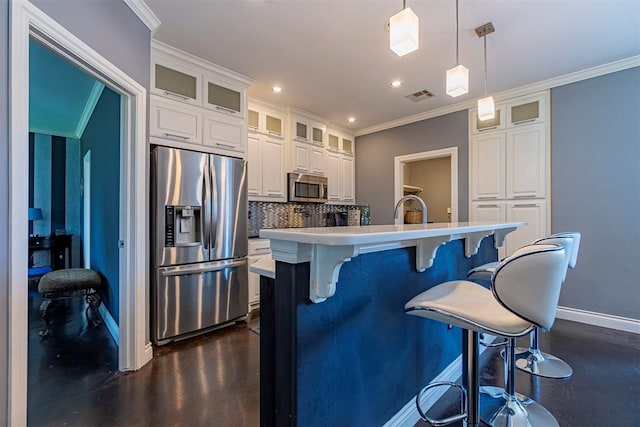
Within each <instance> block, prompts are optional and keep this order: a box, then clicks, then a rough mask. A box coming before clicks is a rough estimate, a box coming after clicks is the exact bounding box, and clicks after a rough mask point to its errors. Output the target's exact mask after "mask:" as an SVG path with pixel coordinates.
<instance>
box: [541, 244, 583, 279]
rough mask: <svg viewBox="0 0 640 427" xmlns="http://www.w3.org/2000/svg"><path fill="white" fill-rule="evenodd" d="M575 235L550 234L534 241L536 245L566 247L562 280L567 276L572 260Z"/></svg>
mask: <svg viewBox="0 0 640 427" xmlns="http://www.w3.org/2000/svg"><path fill="white" fill-rule="evenodd" d="M573 242H574V240H573V237H570V236H556V235H553V236H549V237H543V238H541V239H538V240H536V241H535V242H533V244H534V245H558V246H562V247H563V248H564V257H565V270H564V276H563V277H562V282H563V283H564V280H565V279H566V277H567V269H568V268H569V263H570V262H571V253H572V251H573Z"/></svg>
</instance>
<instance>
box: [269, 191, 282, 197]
mask: <svg viewBox="0 0 640 427" xmlns="http://www.w3.org/2000/svg"><path fill="white" fill-rule="evenodd" d="M267 195H268V196H282V193H281V192H280V191H267Z"/></svg>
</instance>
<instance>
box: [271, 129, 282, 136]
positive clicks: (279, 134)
mask: <svg viewBox="0 0 640 427" xmlns="http://www.w3.org/2000/svg"><path fill="white" fill-rule="evenodd" d="M269 135H272V136H282V134H281V133H279V132H273V131H271V130H270V131H269Z"/></svg>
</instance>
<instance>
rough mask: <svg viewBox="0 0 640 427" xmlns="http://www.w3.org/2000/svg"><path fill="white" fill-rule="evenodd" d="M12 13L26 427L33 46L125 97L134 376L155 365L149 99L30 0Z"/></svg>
mask: <svg viewBox="0 0 640 427" xmlns="http://www.w3.org/2000/svg"><path fill="white" fill-rule="evenodd" d="M11 6H12V7H11V8H10V25H9V28H10V40H9V47H10V49H9V51H10V60H9V64H10V70H9V71H10V72H9V77H10V87H11V89H12V90H11V92H10V96H9V111H10V129H9V153H10V154H9V169H10V172H9V174H10V175H9V183H10V184H9V206H10V211H9V224H10V233H9V236H8V242H9V250H8V257H9V262H8V265H9V274H8V275H9V280H10V284H9V307H10V309H9V316H8V325H9V331H10V333H9V337H8V340H9V341H8V347H9V348H10V353H9V360H8V361H7V363H8V366H9V370H8V375H9V378H8V384H9V390H8V407H9V408H11V411H10V413H9V419H8V424H9V425H25V424H26V398H27V348H28V346H27V342H28V339H27V331H28V315H27V310H26V307H27V301H28V287H27V286H25V284H26V283H27V269H26V268H25V267H26V266H27V265H28V247H27V239H26V238H25V235H26V231H27V230H28V219H27V218H28V215H27V212H28V205H29V197H28V182H29V177H28V167H26V165H27V164H28V158H29V150H28V146H29V145H28V144H26V143H25V142H24V141H25V139H26V135H27V134H28V131H29V103H28V93H29V81H28V76H29V65H30V64H29V57H28V52H29V40H30V38H34V39H36V40H38V42H40V43H41V44H43V45H44V46H46V47H47V48H48V49H50V50H52V51H54V52H55V53H56V54H58V55H60V56H61V57H63V58H65V59H66V60H68V61H70V62H72V63H73V64H74V65H75V66H77V67H79V68H80V69H82V70H83V71H84V72H86V73H88V74H89V75H91V76H93V77H94V78H95V79H96V80H99V81H100V82H102V83H103V84H104V85H106V86H108V87H110V88H111V89H112V90H114V91H115V92H116V93H118V94H119V95H120V97H121V99H120V112H121V114H120V116H121V117H120V118H121V131H120V133H121V135H120V141H121V144H122V145H121V157H120V160H119V162H120V165H121V167H120V171H121V179H120V182H121V185H120V188H119V189H118V197H119V200H120V207H121V209H120V211H121V213H120V222H119V223H120V230H119V240H118V247H119V262H120V265H121V267H122V268H121V271H120V286H121V292H120V293H119V297H118V300H119V306H120V311H119V314H118V324H119V332H120V334H119V338H118V343H119V354H118V361H119V366H118V368H119V370H135V369H139V368H141V367H142V366H143V365H144V364H146V363H147V362H148V361H149V360H151V358H152V355H153V352H152V348H151V344H150V342H149V334H148V326H147V318H148V315H147V307H146V283H147V278H148V272H147V264H148V263H147V259H148V257H147V224H146V215H145V214H146V205H147V192H146V180H147V165H146V155H147V153H148V148H147V145H146V99H147V94H146V90H145V88H144V87H142V86H141V85H140V84H139V83H137V82H136V81H135V80H133V79H132V78H131V77H129V76H127V75H126V74H124V73H123V72H122V71H120V70H119V69H118V68H117V67H115V66H114V65H113V64H111V63H110V62H109V61H108V60H107V59H105V58H104V57H102V56H101V55H99V54H98V53H97V52H95V51H94V50H93V49H92V48H91V47H89V46H88V45H86V44H85V43H83V42H82V41H81V40H80V39H78V38H77V37H76V36H74V35H73V34H72V33H71V32H69V31H68V30H66V29H65V28H63V27H62V26H60V25H59V24H58V23H56V22H55V21H54V20H53V19H51V18H50V17H49V16H47V15H46V14H44V13H43V12H42V11H40V10H39V9H38V8H37V7H36V6H34V5H33V4H31V3H30V2H28V1H15V2H12V3H11Z"/></svg>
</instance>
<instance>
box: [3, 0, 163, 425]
mask: <svg viewBox="0 0 640 427" xmlns="http://www.w3.org/2000/svg"><path fill="white" fill-rule="evenodd" d="M33 3H34V4H35V5H36V6H38V7H39V8H40V9H42V10H43V11H44V12H45V13H46V14H48V15H49V16H51V17H52V18H53V19H54V20H56V21H57V22H58V23H60V24H61V25H62V26H64V27H65V28H67V29H68V30H69V31H71V32H72V33H74V34H75V35H76V36H78V37H79V38H80V39H82V40H83V41H84V42H85V43H87V44H88V45H89V46H91V47H92V48H93V49H94V50H96V51H97V52H99V53H100V54H101V55H102V56H104V57H105V58H107V59H108V60H109V61H111V62H112V63H113V64H115V65H116V66H117V67H119V68H120V69H121V70H123V71H124V72H125V73H127V74H128V75H129V76H131V77H132V78H134V79H135V80H136V81H137V82H138V83H140V84H141V85H142V86H144V87H145V88H146V89H147V90H148V89H149V79H150V75H149V62H150V51H151V45H150V40H151V34H150V32H149V29H148V28H147V27H146V26H145V25H144V24H143V23H142V21H140V20H139V19H138V18H137V17H136V16H135V14H134V13H133V12H132V11H131V10H130V9H129V7H128V6H127V5H126V4H125V3H124V2H122V1H77V0H76V1H74V0H55V1H53V0H33ZM8 8H9V2H8V1H7V0H0V233H2V234H3V235H7V233H8V227H9V225H8V188H9V175H8V171H9V168H8V153H9V147H8V125H9V118H8V107H7V94H8V90H7V89H8V87H7V86H8V83H7V78H8V50H9V49H8V43H9V24H8V19H9V17H8ZM147 105H148V102H147ZM147 126H148V125H147ZM25 139H26V135H25ZM25 167H27V165H25ZM25 215H26V213H25ZM26 234H27V233H26V230H25V237H26ZM7 252H8V243H7V242H6V241H3V240H2V239H0V361H1V362H0V424H2V423H3V421H2V420H6V415H7V400H8V399H7V398H8V396H7V388H8V382H7V361H8V348H7V339H8V337H9V335H10V331H9V330H8V324H7V311H8V307H7V303H8V276H7V260H8V256H7ZM25 309H26V301H25Z"/></svg>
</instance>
